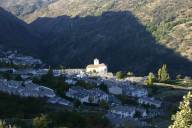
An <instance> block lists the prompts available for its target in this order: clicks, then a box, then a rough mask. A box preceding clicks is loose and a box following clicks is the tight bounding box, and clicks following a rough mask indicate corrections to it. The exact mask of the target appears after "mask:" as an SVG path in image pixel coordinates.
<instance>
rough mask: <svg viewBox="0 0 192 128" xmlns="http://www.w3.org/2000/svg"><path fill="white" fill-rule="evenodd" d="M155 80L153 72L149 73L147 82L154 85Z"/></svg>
mask: <svg viewBox="0 0 192 128" xmlns="http://www.w3.org/2000/svg"><path fill="white" fill-rule="evenodd" d="M154 80H155V76H154V74H153V73H152V72H150V73H149V75H148V76H147V79H146V80H145V83H146V84H147V85H148V86H152V85H153V83H154Z"/></svg>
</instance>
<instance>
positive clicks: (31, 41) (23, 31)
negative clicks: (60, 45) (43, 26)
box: [0, 7, 40, 55]
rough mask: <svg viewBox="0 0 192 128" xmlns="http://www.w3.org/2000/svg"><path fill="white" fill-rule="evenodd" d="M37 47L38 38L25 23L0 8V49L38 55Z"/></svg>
mask: <svg viewBox="0 0 192 128" xmlns="http://www.w3.org/2000/svg"><path fill="white" fill-rule="evenodd" d="M39 45H40V43H39V39H38V37H37V36H35V34H33V32H31V31H30V29H29V28H28V25H27V24H26V23H25V22H23V21H21V20H20V19H18V18H16V17H15V16H13V15H12V14H11V13H9V12H7V11H5V10H4V9H2V8H1V7H0V48H5V49H7V48H13V49H19V50H21V51H22V52H24V53H26V54H30V53H38V52H37V51H38V47H37V46H39ZM33 55H35V54H33ZM36 55H37V54H36Z"/></svg>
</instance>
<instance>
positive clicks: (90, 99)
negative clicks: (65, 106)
mask: <svg viewBox="0 0 192 128" xmlns="http://www.w3.org/2000/svg"><path fill="white" fill-rule="evenodd" d="M66 96H68V97H70V98H73V99H78V100H79V101H80V102H81V103H94V104H98V103H99V102H100V101H102V100H105V101H108V99H109V97H108V94H106V93H105V92H103V91H101V90H99V89H91V90H86V89H84V88H81V87H75V86H73V87H71V88H70V89H69V91H68V92H66Z"/></svg>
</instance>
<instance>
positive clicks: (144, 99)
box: [138, 97, 162, 108]
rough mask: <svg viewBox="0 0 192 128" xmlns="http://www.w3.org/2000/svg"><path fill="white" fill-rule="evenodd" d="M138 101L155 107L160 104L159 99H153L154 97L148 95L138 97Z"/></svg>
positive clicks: (158, 106)
mask: <svg viewBox="0 0 192 128" xmlns="http://www.w3.org/2000/svg"><path fill="white" fill-rule="evenodd" d="M138 103H140V104H146V105H153V106H155V107H157V108H160V107H161V105H162V102H161V101H159V100H155V99H154V98H150V97H141V98H139V99H138Z"/></svg>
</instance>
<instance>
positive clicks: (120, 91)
mask: <svg viewBox="0 0 192 128" xmlns="http://www.w3.org/2000/svg"><path fill="white" fill-rule="evenodd" d="M108 90H109V93H111V94H114V95H121V94H123V89H122V88H121V87H119V86H109V87H108Z"/></svg>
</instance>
